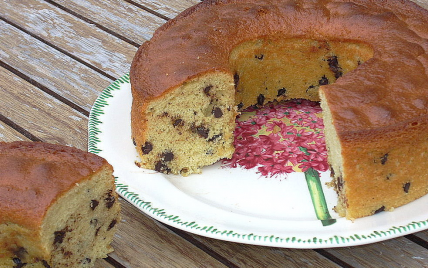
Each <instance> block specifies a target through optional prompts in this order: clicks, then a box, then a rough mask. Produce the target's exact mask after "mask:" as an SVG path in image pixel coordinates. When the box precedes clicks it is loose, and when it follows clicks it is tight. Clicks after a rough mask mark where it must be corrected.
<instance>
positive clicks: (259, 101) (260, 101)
mask: <svg viewBox="0 0 428 268" xmlns="http://www.w3.org/2000/svg"><path fill="white" fill-rule="evenodd" d="M264 102H265V96H264V95H263V94H260V95H259V96H258V97H257V105H259V106H263V103H264Z"/></svg>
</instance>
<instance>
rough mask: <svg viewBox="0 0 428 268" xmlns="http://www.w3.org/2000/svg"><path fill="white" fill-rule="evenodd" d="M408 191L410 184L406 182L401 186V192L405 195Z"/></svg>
mask: <svg viewBox="0 0 428 268" xmlns="http://www.w3.org/2000/svg"><path fill="white" fill-rule="evenodd" d="M409 189H410V182H406V183H405V184H404V185H403V190H404V192H405V193H406V194H407V193H408V192H409Z"/></svg>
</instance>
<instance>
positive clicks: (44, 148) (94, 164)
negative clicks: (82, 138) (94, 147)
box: [0, 142, 120, 268]
mask: <svg viewBox="0 0 428 268" xmlns="http://www.w3.org/2000/svg"><path fill="white" fill-rule="evenodd" d="M112 172H113V169H112V167H111V166H110V165H109V164H108V163H107V161H106V160H104V159H103V158H101V157H99V156H97V155H94V154H91V153H87V152H83V151H80V150H78V149H75V148H71V147H66V146H61V145H53V144H46V143H39V142H34V143H33V142H12V143H4V142H0V267H2V268H3V267H8V268H10V267H42V268H46V267H52V268H60V267H76V268H77V267H79V268H81V267H93V266H94V263H95V260H96V259H97V258H105V257H107V253H109V252H111V251H112V247H111V246H110V243H111V241H112V239H113V235H114V233H115V231H116V229H117V224H118V223H119V220H120V218H119V212H120V206H119V202H117V200H118V196H117V193H116V192H115V186H114V178H113V175H112Z"/></svg>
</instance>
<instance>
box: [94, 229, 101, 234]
mask: <svg viewBox="0 0 428 268" xmlns="http://www.w3.org/2000/svg"><path fill="white" fill-rule="evenodd" d="M100 229H101V227H98V228H97V230H95V236H98V232H99V231H100Z"/></svg>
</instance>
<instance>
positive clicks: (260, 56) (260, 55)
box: [255, 54, 264, 60]
mask: <svg viewBox="0 0 428 268" xmlns="http://www.w3.org/2000/svg"><path fill="white" fill-rule="evenodd" d="M263 57H264V55H263V54H259V55H256V56H255V58H256V59H258V60H262V59H263Z"/></svg>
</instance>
